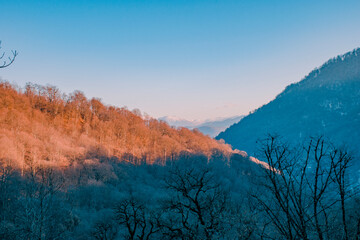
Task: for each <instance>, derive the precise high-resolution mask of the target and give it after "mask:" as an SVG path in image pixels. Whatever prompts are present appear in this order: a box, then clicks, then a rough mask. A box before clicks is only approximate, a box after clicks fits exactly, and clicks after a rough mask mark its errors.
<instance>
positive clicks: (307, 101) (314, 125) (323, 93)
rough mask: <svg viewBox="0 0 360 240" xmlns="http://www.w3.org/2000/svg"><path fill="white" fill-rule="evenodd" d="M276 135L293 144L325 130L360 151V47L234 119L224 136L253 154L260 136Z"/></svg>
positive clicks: (339, 140)
mask: <svg viewBox="0 0 360 240" xmlns="http://www.w3.org/2000/svg"><path fill="white" fill-rule="evenodd" d="M267 134H278V135H281V136H282V137H285V138H286V139H287V140H288V141H290V142H293V143H301V142H302V141H303V140H304V139H306V138H307V137H309V136H319V135H324V136H326V137H327V138H329V139H330V140H331V141H332V142H334V143H336V144H346V145H347V146H348V147H350V149H352V150H354V151H358V147H359V146H360V49H359V48H358V49H356V50H353V51H351V52H348V53H346V54H344V55H340V56H337V57H335V58H333V59H331V60H329V61H328V62H326V63H325V64H323V65H322V66H321V67H320V68H317V69H315V70H313V71H312V72H311V73H310V74H309V75H307V76H306V77H305V78H304V79H303V80H301V81H300V82H298V83H294V84H291V85H289V86H287V87H286V89H285V90H284V91H283V92H281V93H280V94H279V95H278V96H277V97H276V98H275V99H274V100H272V101H271V102H269V103H268V104H266V105H264V106H262V107H260V108H258V109H257V110H255V111H254V112H252V113H251V114H249V115H248V116H246V117H244V118H243V119H242V120H241V121H240V122H239V123H237V124H234V125H233V126H231V127H230V128H228V129H227V130H225V131H224V132H222V133H220V134H219V135H218V136H217V137H216V139H224V140H225V142H226V143H229V144H231V145H232V146H233V147H235V148H237V149H241V150H244V151H246V152H248V153H249V154H250V155H253V154H254V153H255V152H256V146H257V143H256V142H257V140H258V139H262V138H264V137H265V136H266V135H267Z"/></svg>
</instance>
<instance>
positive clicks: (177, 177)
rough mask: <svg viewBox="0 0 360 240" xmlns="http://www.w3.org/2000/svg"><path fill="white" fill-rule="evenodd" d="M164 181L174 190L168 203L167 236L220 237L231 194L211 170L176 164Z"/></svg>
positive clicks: (165, 225)
mask: <svg viewBox="0 0 360 240" xmlns="http://www.w3.org/2000/svg"><path fill="white" fill-rule="evenodd" d="M165 182H166V188H167V189H169V190H171V191H172V192H173V196H172V198H171V199H170V200H169V201H168V202H167V204H166V206H165V208H166V209H167V219H168V221H167V222H165V223H164V227H165V229H167V230H168V233H167V235H169V236H170V237H172V238H181V239H184V238H185V239H188V238H191V239H213V238H214V237H215V238H216V237H219V235H220V234H221V232H222V225H221V224H222V222H223V220H224V219H223V217H224V214H225V212H226V206H227V203H228V201H229V195H228V193H227V191H224V190H223V189H222V187H221V185H220V184H219V183H218V182H217V181H216V179H215V176H214V175H213V173H212V172H211V171H210V169H209V168H208V167H206V166H205V169H199V168H196V167H183V168H182V167H179V166H178V165H175V166H174V167H173V168H172V169H171V170H170V174H169V176H168V177H167V178H166V179H165Z"/></svg>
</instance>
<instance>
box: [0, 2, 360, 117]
mask: <svg viewBox="0 0 360 240" xmlns="http://www.w3.org/2000/svg"><path fill="white" fill-rule="evenodd" d="M1 6H2V16H3V19H5V21H1V22H0V29H1V33H2V34H1V36H0V40H2V45H1V46H2V50H5V51H7V52H8V51H9V50H11V49H16V50H18V51H19V56H18V57H17V59H16V61H15V62H14V64H13V65H12V66H10V67H8V68H5V69H2V70H1V72H0V78H2V79H4V80H8V81H10V82H15V83H17V84H18V85H19V86H24V85H25V83H26V82H33V83H37V84H42V85H46V84H51V85H55V86H57V87H59V89H60V90H61V91H63V92H65V93H70V92H72V91H74V90H81V91H83V92H84V93H85V95H86V96H87V97H88V98H91V97H99V98H101V99H102V100H103V102H104V103H106V104H109V105H116V106H119V107H121V106H127V107H128V108H129V109H134V108H138V109H140V110H141V112H143V113H147V114H149V115H150V116H152V117H155V118H159V117H163V116H177V117H179V118H184V119H188V120H193V119H198V120H205V119H214V118H219V117H222V118H225V117H232V116H238V115H246V114H248V113H249V111H252V110H254V109H256V108H258V107H260V106H261V105H263V104H266V103H267V102H269V101H270V100H272V99H273V98H274V97H275V96H276V95H277V94H278V93H280V92H281V91H282V90H283V89H284V88H285V87H286V86H287V85H288V84H290V83H293V82H298V81H300V80H301V79H302V78H303V77H304V76H305V75H307V74H308V73H309V72H310V71H311V70H313V69H314V68H316V67H319V66H320V65H322V64H323V63H324V62H326V61H327V60H328V59H330V58H332V57H335V56H336V55H339V54H343V53H346V52H348V51H351V50H353V49H354V48H357V47H359V46H360V32H359V31H356V29H358V27H359V23H360V15H359V14H357V9H359V7H360V2H358V1H343V2H337V1H317V2H316V3H314V2H312V1H303V2H301V3H293V2H288V1H272V2H271V3H269V2H266V1H256V2H248V1H221V2H217V1H191V2H186V1H172V2H171V4H169V3H167V2H166V1H147V2H146V3H144V2H142V1H135V2H130V1H122V2H121V3H119V2H115V1H114V2H111V3H103V2H102V1H91V2H88V1H52V2H51V3H49V2H48V1H11V2H9V1H1Z"/></svg>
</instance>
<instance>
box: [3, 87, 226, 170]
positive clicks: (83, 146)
mask: <svg viewBox="0 0 360 240" xmlns="http://www.w3.org/2000/svg"><path fill="white" fill-rule="evenodd" d="M231 152H232V150H231V148H230V146H229V145H225V144H222V143H220V142H218V141H216V140H214V139H211V138H209V137H207V136H204V135H203V134H201V133H200V132H199V131H196V130H194V131H190V130H188V129H186V128H178V129H177V128H172V127H170V126H169V125H168V124H166V123H165V122H162V121H158V120H156V119H153V118H150V117H146V116H145V117H142V116H141V113H140V111H138V110H134V111H129V110H127V109H126V108H118V107H114V106H107V105H104V104H103V103H102V102H101V101H100V100H99V99H95V98H93V99H91V100H89V99H87V98H86V97H85V96H84V94H83V93H82V92H79V91H76V92H74V93H72V94H70V95H68V96H67V95H64V94H62V93H61V92H60V91H59V89H57V88H56V87H53V86H46V87H44V86H39V85H33V84H28V85H27V86H26V87H25V88H24V89H19V88H16V87H14V86H12V85H10V84H9V83H7V82H1V83H0V159H3V161H6V162H7V163H9V164H11V165H13V166H17V167H21V168H26V167H28V166H31V165H34V164H35V165H41V164H45V165H49V166H59V167H65V166H69V165H71V164H73V163H74V162H77V161H84V160H89V159H97V160H99V159H101V158H104V157H106V158H114V159H117V160H122V161H127V162H131V163H135V164H139V163H150V164H151V163H154V162H160V163H164V162H165V161H167V160H175V159H177V158H178V157H179V156H180V155H184V154H185V155H186V154H202V155H205V156H208V157H211V156H212V155H213V154H216V155H219V154H224V155H227V154H230V153H231Z"/></svg>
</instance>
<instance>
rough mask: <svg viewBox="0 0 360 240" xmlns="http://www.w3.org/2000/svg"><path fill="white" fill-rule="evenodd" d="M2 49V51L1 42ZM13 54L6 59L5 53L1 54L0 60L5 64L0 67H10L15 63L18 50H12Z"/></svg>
mask: <svg viewBox="0 0 360 240" xmlns="http://www.w3.org/2000/svg"><path fill="white" fill-rule="evenodd" d="M0 49H1V41H0ZM11 54H12V55H11V56H8V57H7V58H6V57H5V52H3V53H0V60H1V61H2V62H3V64H2V65H0V68H5V67H8V66H10V65H11V64H12V63H13V62H14V61H15V58H16V56H17V55H18V52H17V51H16V50H11ZM3 59H4V60H3Z"/></svg>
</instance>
